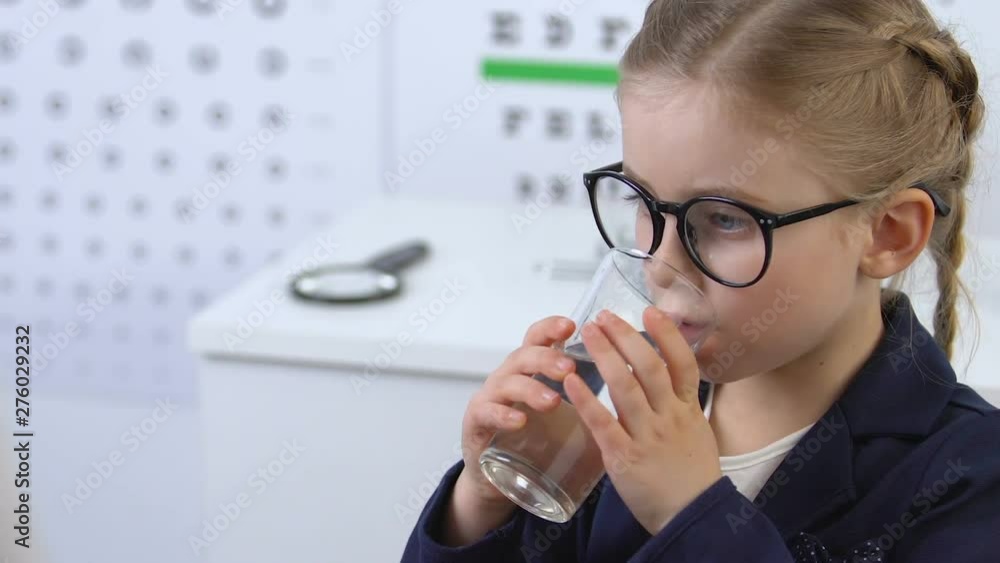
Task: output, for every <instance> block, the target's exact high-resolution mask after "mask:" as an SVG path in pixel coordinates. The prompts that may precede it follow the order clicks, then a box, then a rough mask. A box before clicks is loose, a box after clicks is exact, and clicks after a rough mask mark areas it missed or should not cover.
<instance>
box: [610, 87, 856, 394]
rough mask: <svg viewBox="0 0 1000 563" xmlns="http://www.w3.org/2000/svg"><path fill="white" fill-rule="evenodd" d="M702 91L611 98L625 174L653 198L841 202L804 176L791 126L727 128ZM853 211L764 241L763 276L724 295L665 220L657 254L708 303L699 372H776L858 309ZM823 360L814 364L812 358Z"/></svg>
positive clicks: (713, 376) (781, 205) (779, 204)
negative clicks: (714, 318) (709, 329)
mask: <svg viewBox="0 0 1000 563" xmlns="http://www.w3.org/2000/svg"><path fill="white" fill-rule="evenodd" d="M715 100H716V98H715V97H714V96H713V95H712V93H711V92H710V91H708V90H704V89H698V88H695V87H692V88H687V89H683V90H680V91H675V92H672V93H671V94H670V96H669V97H667V96H655V97H644V96H638V95H636V93H635V92H629V91H627V90H624V89H623V93H622V96H621V107H622V123H623V143H624V155H625V158H624V161H625V174H626V175H628V176H630V177H632V178H633V179H635V180H636V181H638V182H639V183H641V184H642V185H643V186H645V187H646V188H647V189H648V190H649V191H650V192H652V193H653V195H654V197H656V198H657V199H659V200H664V201H671V202H684V201H686V200H688V199H690V198H692V197H696V196H699V195H724V196H727V197H731V198H733V199H737V200H741V201H744V202H746V203H749V204H752V205H754V206H756V207H758V208H761V209H763V210H765V211H769V212H772V213H787V212H789V211H796V210H800V209H804V208H807V207H812V206H814V205H820V204H823V203H829V202H832V201H839V200H841V199H843V194H842V193H838V192H836V191H835V190H834V189H832V188H831V187H829V186H827V185H826V184H825V183H824V182H823V180H821V179H820V177H819V176H818V175H816V174H814V173H812V172H810V171H809V168H808V167H807V166H805V163H806V160H805V158H806V157H805V156H804V155H803V154H802V153H801V152H799V151H798V150H797V148H796V139H795V134H794V133H795V125H796V124H797V123H798V122H795V121H793V119H791V116H790V118H789V119H786V120H785V121H784V122H781V123H780V125H779V121H778V120H777V119H776V120H775V121H774V123H773V124H772V126H771V129H772V130H771V131H767V130H766V128H760V127H758V128H753V129H752V128H750V127H748V126H746V125H743V124H740V123H736V122H735V121H734V120H733V119H732V118H731V117H729V116H727V115H726V114H725V113H724V112H722V111H721V109H720V105H719V104H718V103H716V101H715ZM858 217H859V215H858V212H857V211H852V209H845V210H840V211H837V212H834V213H832V214H830V215H826V216H823V217H819V218H815V219H811V220H808V221H805V222H802V223H798V224H794V225H789V226H787V227H782V228H780V229H777V230H775V231H774V239H773V253H772V259H771V263H770V266H769V267H768V270H767V273H766V274H765V276H764V277H763V278H762V279H761V280H760V281H759V282H757V284H756V285H753V286H751V287H748V288H742V289H734V288H729V287H726V286H724V285H721V284H719V283H717V282H715V281H713V280H712V279H711V278H709V277H708V276H706V275H704V274H703V273H702V272H701V271H700V270H699V269H698V268H697V267H696V266H695V265H694V264H693V263H692V261H691V260H690V258H689V257H688V255H687V253H686V252H685V250H684V248H683V245H682V244H681V242H680V241H679V240H678V237H677V231H676V229H675V227H674V225H675V223H674V221H673V218H669V217H668V222H667V228H666V232H665V233H664V240H663V242H662V243H661V245H660V247H659V249H658V250H657V251H656V255H657V256H658V257H660V258H663V259H665V260H666V261H667V262H668V263H670V264H672V265H673V266H674V267H675V268H677V269H678V270H680V271H681V272H683V273H684V274H685V275H686V276H687V277H688V278H690V279H691V281H692V282H694V283H695V285H697V286H698V287H699V288H700V289H701V290H702V291H703V292H704V293H705V295H706V296H707V297H708V299H709V301H711V303H712V304H713V306H714V307H715V309H716V312H717V313H718V317H719V325H720V326H719V329H718V330H717V331H716V333H715V334H713V336H712V337H711V338H709V340H708V342H707V343H706V345H705V346H704V347H703V348H702V350H701V351H700V352H699V354H698V359H699V363H700V364H701V368H702V373H703V374H704V376H705V377H706V378H708V379H710V380H712V381H715V382H719V383H724V382H731V381H735V380H738V379H742V378H745V377H749V376H751V375H755V374H758V373H761V372H765V371H770V370H774V369H776V368H779V367H781V366H783V365H785V364H788V363H790V362H792V361H794V360H797V359H800V358H802V357H803V356H804V355H806V354H807V353H809V352H810V351H812V350H813V349H815V348H816V347H817V346H818V345H819V344H821V343H822V342H823V341H824V340H825V339H827V338H829V336H830V335H831V334H834V330H835V329H836V328H837V326H838V323H841V322H842V320H843V319H845V318H846V317H847V315H849V314H850V310H851V309H852V305H854V304H855V303H857V295H858V290H859V280H860V277H859V276H860V274H859V269H858V268H859V263H860V259H861V251H862V247H861V246H860V241H855V240H853V239H852V238H851V237H850V236H849V233H851V232H852V231H851V229H850V228H849V226H850V223H851V222H857V221H858ZM817 360H818V361H822V360H823V359H822V358H817Z"/></svg>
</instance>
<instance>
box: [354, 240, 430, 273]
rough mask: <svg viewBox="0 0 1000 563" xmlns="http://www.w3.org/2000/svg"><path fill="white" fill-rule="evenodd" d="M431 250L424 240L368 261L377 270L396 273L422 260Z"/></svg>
mask: <svg viewBox="0 0 1000 563" xmlns="http://www.w3.org/2000/svg"><path fill="white" fill-rule="evenodd" d="M429 252H430V249H429V248H428V246H427V244H426V243H424V242H422V241H418V242H413V243H410V244H407V245H405V246H401V247H399V248H395V249H392V250H389V251H387V252H384V253H382V254H379V255H378V256H376V257H375V258H372V259H371V260H370V261H369V262H368V265H369V266H371V267H372V268H375V269H376V270H381V271H383V272H390V273H395V272H399V271H400V270H402V269H404V268H406V267H407V266H410V265H411V264H413V263H415V262H417V261H419V260H422V259H423V258H424V257H426V256H427V254H429Z"/></svg>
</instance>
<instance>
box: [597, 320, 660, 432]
mask: <svg viewBox="0 0 1000 563" xmlns="http://www.w3.org/2000/svg"><path fill="white" fill-rule="evenodd" d="M650 309H651V310H652V311H657V309H655V308H652V307H650ZM646 312H647V313H649V310H647V311H646ZM605 315H606V316H605ZM597 322H598V324H599V325H601V328H602V329H603V331H604V334H605V336H607V338H608V340H610V341H611V343H612V344H613V345H614V347H615V348H616V349H617V350H618V352H619V353H620V354H621V356H622V358H624V360H625V362H627V363H628V365H630V366H632V375H633V376H634V377H635V379H636V380H637V381H638V382H639V385H640V386H641V387H642V389H643V392H644V393H645V395H646V400H647V401H648V402H649V405H650V407H652V409H653V410H654V411H656V412H662V411H663V410H664V409H667V408H669V405H670V400H672V399H674V388H673V385H672V384H671V382H670V374H668V373H667V367H666V364H664V361H663V358H662V357H660V354H659V353H658V352H657V351H656V350H655V349H654V348H653V346H652V345H651V344H650V343H649V341H647V340H646V339H645V338H644V337H643V336H642V335H641V334H639V332H638V331H636V330H635V329H634V328H633V327H632V325H630V324H628V323H627V322H625V321H624V320H622V318H621V317H619V316H617V315H615V314H613V313H602V314H601V315H598V317H597ZM657 328H659V325H657ZM647 330H648V332H649V333H650V334H652V333H653V331H652V330H649V326H648V325H647Z"/></svg>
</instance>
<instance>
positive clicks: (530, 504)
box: [479, 248, 717, 523]
mask: <svg viewBox="0 0 1000 563" xmlns="http://www.w3.org/2000/svg"><path fill="white" fill-rule="evenodd" d="M650 306H655V307H657V308H658V309H660V310H662V311H664V312H665V313H666V314H667V315H668V316H669V317H670V318H671V319H672V320H673V321H674V323H675V324H676V325H677V327H678V328H679V329H680V332H681V333H682V334H683V335H684V338H685V340H687V342H688V344H690V345H691V347H692V349H693V350H694V351H696V352H697V350H698V349H699V348H700V347H701V345H702V344H704V342H705V340H706V339H707V338H708V336H709V335H710V334H711V333H712V332H713V331H714V330H715V328H716V326H717V318H716V314H715V310H714V309H713V308H712V306H711V304H710V303H709V302H708V300H707V299H706V298H705V296H704V294H702V292H701V291H700V290H699V289H698V288H697V287H696V286H695V285H694V284H693V283H691V281H690V280H688V279H687V278H685V277H684V276H683V275H682V274H681V273H680V272H679V271H677V270H676V269H674V268H673V267H671V266H670V265H669V264H667V263H666V262H664V261H663V260H662V259H660V258H657V257H654V256H651V255H649V254H646V253H645V252H641V251H637V250H624V249H619V248H615V249H612V250H611V251H610V252H609V253H608V254H607V256H606V257H605V258H604V260H603V261H602V262H601V265H600V267H599V268H598V270H597V272H596V273H595V274H594V277H593V280H592V281H591V284H590V287H589V288H588V290H587V291H586V293H584V296H583V298H582V299H581V300H580V302H579V304H578V305H577V307H576V310H575V311H574V312H573V313H572V315H570V318H571V319H572V320H573V321H574V322H575V323H576V331H575V332H574V333H573V335H572V336H570V337H569V338H568V339H567V340H566V341H564V342H561V343H558V344H556V345H555V347H556V348H557V349H560V350H563V351H564V352H565V353H566V354H567V355H568V356H570V357H571V358H573V360H574V361H575V362H576V372H577V373H578V374H579V375H580V376H581V377H582V378H583V380H584V381H585V382H586V383H587V386H588V387H590V389H591V390H592V391H593V392H594V394H595V395H597V397H598V399H600V400H601V402H602V403H603V404H604V405H605V406H607V407H608V408H609V409H610V410H611V412H612V413H614V414H615V415H616V416H617V413H616V412H615V410H614V405H613V404H612V402H611V398H610V396H609V394H608V391H607V388H606V386H605V384H604V379H603V378H602V377H601V374H600V373H599V372H598V370H597V368H596V366H595V365H594V362H593V361H592V360H591V359H590V355H589V354H588V353H587V350H586V348H585V347H584V345H583V339H582V336H581V330H582V328H583V326H584V325H585V324H586V323H589V322H593V321H594V320H595V318H596V317H597V314H598V313H600V312H601V311H602V310H608V311H611V312H612V313H615V314H616V315H618V316H619V317H621V318H622V319H624V320H625V321H626V322H628V323H629V324H631V325H632V326H633V327H635V329H636V330H638V331H639V332H640V333H641V334H643V335H644V336H645V335H646V332H645V328H644V326H643V322H642V314H643V312H644V311H645V310H646V308H648V307H650ZM648 339H649V337H648V336H647V340H648ZM650 342H651V343H652V341H651V340H650ZM654 347H655V345H654ZM534 378H535V379H538V380H540V381H542V382H543V383H545V384H546V385H548V386H549V387H550V388H552V389H553V390H555V391H556V392H558V393H559V394H560V395H561V396H562V401H561V402H560V404H559V406H558V407H556V409H555V410H553V411H550V412H547V413H539V412H537V411H535V410H533V409H531V407H529V406H527V405H524V404H520V403H518V404H515V405H514V407H515V408H517V409H519V410H521V411H522V412H524V413H525V414H526V415H527V422H526V423H525V425H524V426H522V427H521V428H520V429H518V430H515V431H500V432H498V433H497V434H496V435H495V436H494V437H493V439H492V441H491V442H490V445H489V446H488V447H487V448H486V450H485V451H483V454H482V455H481V456H480V458H479V465H480V468H481V469H482V471H483V473H484V474H485V475H486V478H487V479H489V481H490V482H491V483H493V485H494V486H495V487H496V488H497V489H499V490H500V491H501V492H502V493H504V494H505V495H506V496H507V497H508V498H510V499H511V500H512V501H513V502H515V503H516V504H517V505H518V506H520V507H522V508H524V509H525V510H527V511H528V512H530V513H532V514H534V515H536V516H538V517H540V518H544V519H545V520H549V521H552V522H560V523H561V522H566V521H568V520H569V519H570V518H572V517H573V514H575V513H576V511H577V510H578V509H579V508H580V506H581V505H582V504H583V502H584V501H585V500H586V499H587V497H588V496H589V495H590V493H591V491H593V489H594V487H595V486H596V485H597V483H598V482H599V481H600V480H601V478H602V477H603V476H604V464H603V462H602V460H601V452H600V449H599V448H598V447H597V444H596V443H595V442H594V439H593V437H592V436H591V434H590V431H589V430H588V429H587V426H586V425H585V424H584V423H583V421H582V420H581V419H580V417H579V415H578V414H577V412H576V409H575V408H574V407H573V405H572V403H571V402H570V400H569V397H567V395H566V392H565V390H564V389H563V386H562V384H561V383H559V382H556V381H553V380H551V379H549V378H547V377H545V376H544V375H541V374H538V375H535V376H534Z"/></svg>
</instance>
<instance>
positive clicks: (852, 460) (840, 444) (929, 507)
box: [402, 294, 1000, 563]
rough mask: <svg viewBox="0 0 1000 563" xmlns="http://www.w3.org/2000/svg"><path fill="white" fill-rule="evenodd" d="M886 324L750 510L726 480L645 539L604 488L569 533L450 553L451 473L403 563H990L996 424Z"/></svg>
mask: <svg viewBox="0 0 1000 563" xmlns="http://www.w3.org/2000/svg"><path fill="white" fill-rule="evenodd" d="M883 317H884V321H885V326H886V330H885V334H884V336H883V338H882V340H881V341H880V342H879V344H878V346H877V348H876V349H875V352H874V353H873V354H872V355H871V357H870V358H869V360H868V361H867V362H866V363H865V365H864V366H863V367H862V369H861V370H860V372H859V373H858V374H857V376H856V377H855V378H854V380H853V381H852V382H851V384H850V386H849V387H848V389H847V390H846V391H845V393H844V395H843V396H842V397H841V398H840V399H839V400H838V401H837V402H836V403H835V404H834V405H833V406H832V407H831V408H830V410H829V411H828V412H827V413H826V414H825V415H824V416H823V418H822V419H821V420H820V421H819V422H818V423H817V424H816V425H815V426H813V428H812V429H811V430H810V431H809V432H808V433H807V434H806V435H805V436H804V437H803V438H802V440H801V441H800V442H799V444H798V445H797V446H796V448H795V449H794V450H793V451H792V452H790V453H789V454H788V456H787V457H786V459H785V460H784V462H783V463H782V464H781V466H780V467H779V468H778V469H777V470H776V471H775V472H774V474H772V476H771V478H770V480H769V481H768V482H767V484H766V485H765V486H764V489H763V490H762V491H761V492H760V494H759V495H758V496H757V498H755V499H754V500H753V502H751V501H750V500H748V499H747V498H745V497H744V496H743V495H741V494H740V493H739V492H737V490H736V488H735V487H734V486H733V483H732V481H731V480H730V479H729V478H728V477H723V478H722V479H720V480H719V481H717V482H716V483H715V484H714V485H712V486H711V487H710V488H709V489H708V490H706V491H705V492H704V493H703V494H702V495H701V496H699V497H698V498H697V499H695V500H694V501H693V502H692V503H691V504H690V505H688V506H687V507H686V508H685V509H684V510H683V511H681V513H680V514H679V515H678V516H677V517H676V518H674V519H673V520H672V521H671V522H670V523H669V524H668V525H667V526H666V527H665V528H664V529H663V530H661V531H660V532H659V533H658V534H656V535H655V536H650V534H649V533H648V532H646V530H645V529H644V528H643V527H642V526H641V525H640V524H639V523H638V522H637V521H636V520H635V518H634V517H633V516H632V514H631V512H629V510H628V508H627V507H626V506H625V504H624V503H623V502H622V499H621V497H619V496H618V494H617V492H616V491H615V488H614V486H613V485H612V484H611V483H610V481H609V480H608V479H607V477H605V478H604V479H603V480H602V481H601V482H600V484H599V485H598V487H597V488H596V489H595V491H594V493H593V494H592V495H591V496H590V497H589V498H588V500H587V502H586V503H585V504H584V506H583V507H582V508H581V509H580V510H579V512H577V514H576V515H574V517H573V518H572V519H571V520H570V521H569V522H567V523H565V524H553V523H551V522H547V521H545V520H542V519H540V518H537V517H535V516H532V515H530V514H529V513H527V512H526V511H524V510H521V509H518V510H516V511H515V513H514V515H513V516H512V517H511V519H510V520H509V521H508V522H507V523H506V524H504V525H503V526H501V527H500V528H499V529H496V530H493V531H491V532H489V533H488V534H486V535H485V536H484V537H483V538H481V539H480V540H479V541H478V542H477V543H475V544H472V545H468V546H464V547H460V548H452V547H446V546H444V545H442V544H441V543H439V541H440V537H441V530H440V526H441V522H442V519H443V518H442V517H443V513H444V510H445V507H446V506H447V503H448V499H449V496H450V493H451V491H452V489H453V487H454V484H455V480H456V479H457V477H458V474H459V472H460V471H461V470H462V463H461V462H459V463H458V464H457V465H455V466H454V467H452V468H451V469H450V470H449V471H448V473H447V474H446V475H445V476H444V478H443V479H442V482H441V485H440V486H439V488H438V489H437V491H436V492H435V493H434V495H433V496H432V497H431V498H430V500H429V501H428V502H427V505H426V506H425V507H424V510H423V512H422V513H421V515H420V518H419V520H418V521H417V524H416V527H415V529H414V530H413V533H412V535H411V536H410V539H409V543H408V544H407V546H406V550H405V552H404V554H403V558H402V561H403V562H404V563H494V562H495V563H511V562H516V561H525V562H538V563H556V562H586V563H613V562H617V561H628V562H632V563H640V562H648V563H653V562H662V563H686V562H711V563H722V562H725V563H733V562H747V563H750V562H752V563H792V562H801V561H806V562H809V563H813V562H827V561H837V562H840V561H844V562H851V563H874V562H906V563H944V562H949V563H950V562H953V561H954V562H960V563H987V562H988V563H997V562H998V561H1000V411H998V410H997V409H996V408H995V407H993V406H991V405H990V404H989V403H987V402H986V401H985V400H984V399H983V398H982V397H980V396H979V395H978V394H976V393H975V392H974V391H972V390H971V389H970V388H968V387H967V386H965V385H962V384H959V383H957V382H956V379H955V373H954V371H953V370H952V367H951V365H950V363H949V362H948V359H947V358H946V357H945V355H944V353H943V351H942V350H941V348H940V347H939V346H937V344H936V343H935V342H934V339H933V338H932V336H931V335H930V334H929V333H928V332H927V330H926V329H924V327H923V326H921V324H920V323H919V321H917V319H916V317H915V316H914V315H913V310H912V308H911V305H910V302H909V299H908V298H907V297H906V296H905V295H902V294H898V297H897V298H896V299H894V300H892V302H890V303H889V304H887V305H886V306H885V307H884V309H883ZM705 390H706V386H703V389H702V391H703V393H702V402H704V398H705V397H704V391H705ZM669 478H670V477H669V475H664V479H669Z"/></svg>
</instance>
